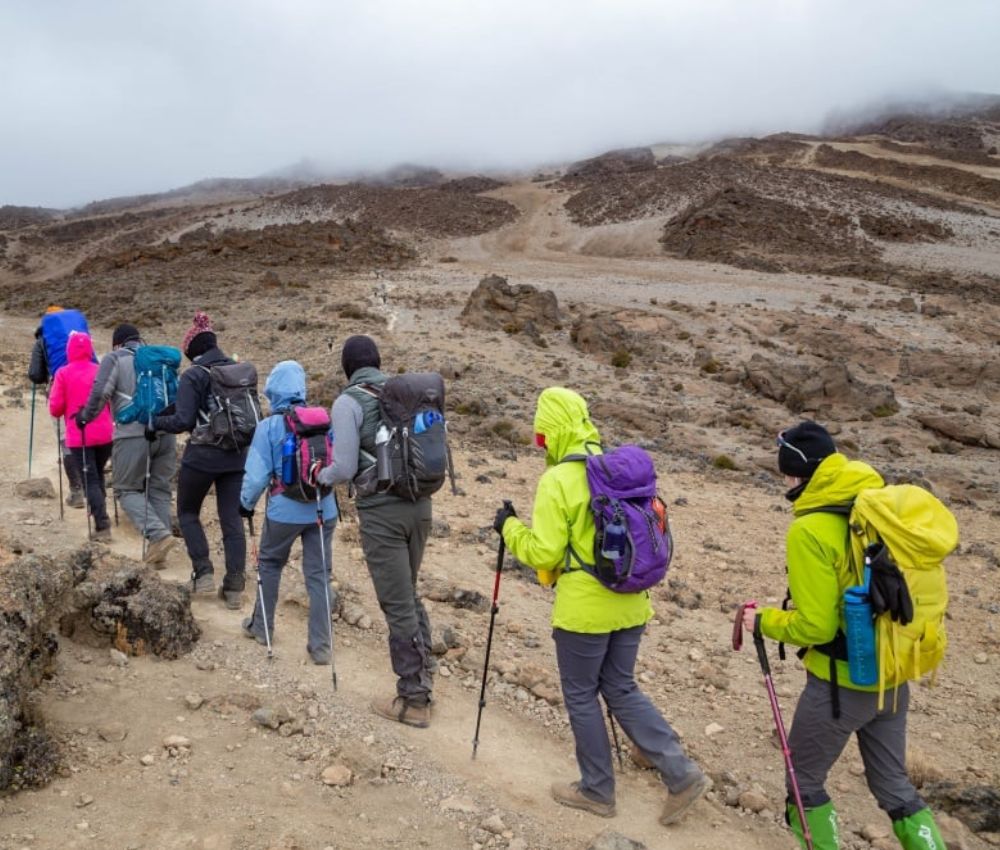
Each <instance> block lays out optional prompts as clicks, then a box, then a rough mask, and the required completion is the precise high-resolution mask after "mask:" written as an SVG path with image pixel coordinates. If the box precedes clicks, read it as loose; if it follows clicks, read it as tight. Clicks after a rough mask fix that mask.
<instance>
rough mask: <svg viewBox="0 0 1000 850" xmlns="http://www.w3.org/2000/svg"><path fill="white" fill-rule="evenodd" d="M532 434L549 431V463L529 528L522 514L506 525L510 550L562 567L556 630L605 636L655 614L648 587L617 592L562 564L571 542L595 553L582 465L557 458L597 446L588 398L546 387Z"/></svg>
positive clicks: (538, 563) (536, 565)
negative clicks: (645, 589)
mask: <svg viewBox="0 0 1000 850" xmlns="http://www.w3.org/2000/svg"><path fill="white" fill-rule="evenodd" d="M535 432H536V433H538V434H544V435H545V445H546V453H545V463H546V465H547V467H548V468H547V469H546V470H545V472H544V473H543V475H542V477H541V479H540V480H539V482H538V489H537V490H536V491H535V505H534V512H533V513H532V517H531V527H530V528H529V527H528V526H527V525H525V524H524V523H523V522H521V520H520V519H518V518H517V517H511V518H510V519H509V520H507V522H506V523H504V527H503V538H504V542H505V543H506V544H507V548H508V549H509V550H510V551H511V553H512V554H513V555H514V557H515V558H517V559H518V560H519V561H520V562H521V563H522V564H526V565H527V566H529V567H531V568H532V569H535V570H540V571H547V570H559V569H563V572H562V573H561V574H560V575H559V578H558V581H557V582H556V600H555V605H554V606H553V608H552V625H553V626H554V627H555V628H557V629H563V630H565V631H569V632H583V633H586V634H603V633H605V632H613V631H618V630H619V629H629V628H632V627H633V626H640V625H643V624H644V623H646V622H647V621H648V620H649V618H650V617H652V616H653V608H652V606H651V605H650V602H649V593H648V591H642V592H640V593H615V592H614V591H613V590H609V589H608V588H606V587H605V586H604V585H603V584H601V583H600V582H599V581H598V580H597V579H596V578H594V577H593V576H592V575H590V574H589V573H587V572H585V571H583V570H582V569H569V570H566V569H565V567H566V565H567V557H566V556H567V551H568V547H569V546H570V544H572V546H573V551H575V552H576V553H577V554H579V555H580V556H581V557H583V558H586V559H588V560H589V559H591V558H592V557H593V555H592V553H593V551H594V535H595V533H596V530H595V527H594V518H593V516H592V515H591V512H590V488H589V487H588V486H587V473H586V469H585V464H583V463H577V462H568V463H559V461H561V460H562V459H563V458H565V457H566V456H567V455H583V454H586V452H587V445H588V444H591V446H590V447H591V451H594V450H595V449H596V444H598V443H599V442H600V435H599V434H598V433H597V429H596V428H595V427H594V425H593V423H591V421H590V416H589V413H588V411H587V403H586V402H585V401H584V400H583V398H581V397H580V396H579V395H578V394H577V393H575V392H573V391H572V390H567V389H564V388H562V387H549V388H548V389H546V390H544V391H543V392H542V394H541V395H540V396H539V398H538V409H537V410H536V412H535ZM574 564H575V562H574Z"/></svg>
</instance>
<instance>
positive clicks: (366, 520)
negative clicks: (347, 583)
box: [358, 498, 433, 705]
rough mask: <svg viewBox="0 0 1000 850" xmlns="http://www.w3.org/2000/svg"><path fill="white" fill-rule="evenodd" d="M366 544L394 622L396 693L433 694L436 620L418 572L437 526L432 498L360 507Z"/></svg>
mask: <svg viewBox="0 0 1000 850" xmlns="http://www.w3.org/2000/svg"><path fill="white" fill-rule="evenodd" d="M358 518H359V521H360V524H361V546H362V548H363V549H364V552H365V560H366V561H367V562H368V572H369V574H370V575H371V577H372V584H373V585H374V586H375V595H376V596H377V597H378V604H379V607H381V609H382V613H383V614H384V615H385V622H386V625H388V627H389V658H390V659H391V661H392V670H393V672H394V673H395V674H396V676H397V681H396V693H397V694H398V695H399V696H401V697H403V699H404V700H405V701H406V702H407V703H411V704H413V705H426V704H427V702H428V701H429V700H430V698H431V690H432V688H433V679H432V677H431V672H430V669H431V664H432V663H433V662H432V658H431V624H430V620H429V619H428V618H427V611H426V610H425V609H424V605H423V603H422V602H421V601H420V597H419V596H417V573H418V572H419V571H420V562H421V561H422V560H423V557H424V545H425V544H426V543H427V535H428V534H429V533H430V530H431V500H430V499H429V498H428V499H420V500H419V501H417V502H415V503H413V502H406V501H403V500H402V499H394V500H393V501H391V502H387V503H385V504H381V505H376V506H374V507H370V508H359V509H358Z"/></svg>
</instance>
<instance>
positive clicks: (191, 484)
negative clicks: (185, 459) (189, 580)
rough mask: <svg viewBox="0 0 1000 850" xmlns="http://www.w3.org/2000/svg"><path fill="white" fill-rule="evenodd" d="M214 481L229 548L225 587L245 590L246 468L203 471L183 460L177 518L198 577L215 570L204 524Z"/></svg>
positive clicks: (223, 583)
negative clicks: (243, 495) (242, 492)
mask: <svg viewBox="0 0 1000 850" xmlns="http://www.w3.org/2000/svg"><path fill="white" fill-rule="evenodd" d="M213 484H214V485H215V505H216V510H217V511H218V514H219V525H220V526H221V527H222V546H223V548H224V549H225V552H226V577H225V578H224V579H223V580H222V589H223V590H243V587H244V585H245V584H246V561H247V541H246V537H244V536H243V519H242V517H240V488H241V487H242V486H243V472H242V471H240V472H221V473H219V472H202V471H201V470H198V469H192V468H191V467H190V466H186V465H184V464H181V471H180V473H179V474H178V476H177V521H178V522H179V523H180V526H181V534H183V535H184V545H185V546H186V547H187V553H188V557H189V558H190V559H191V569H192V571H193V573H194V577H195V578H198V577H200V576H203V575H206V574H209V573H214V572H215V567H214V566H213V565H212V558H211V556H210V554H209V551H208V538H207V537H205V529H204V528H203V527H202V524H201V506H202V504H203V503H204V501H205V497H206V496H207V495H208V491H209V490H210V489H211V488H212V485H213Z"/></svg>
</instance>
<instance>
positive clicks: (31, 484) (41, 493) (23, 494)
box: [14, 478, 56, 499]
mask: <svg viewBox="0 0 1000 850" xmlns="http://www.w3.org/2000/svg"><path fill="white" fill-rule="evenodd" d="M14 493H15V495H17V496H19V497H20V498H22V499H54V498H55V497H56V491H55V488H54V487H53V486H52V482H51V481H50V480H49V479H48V478H26V479H25V480H24V481H18V482H17V484H15V485H14Z"/></svg>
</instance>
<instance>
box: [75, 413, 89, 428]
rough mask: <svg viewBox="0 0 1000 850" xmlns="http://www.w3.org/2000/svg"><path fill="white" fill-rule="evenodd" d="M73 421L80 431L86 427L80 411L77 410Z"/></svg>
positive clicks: (85, 421)
mask: <svg viewBox="0 0 1000 850" xmlns="http://www.w3.org/2000/svg"><path fill="white" fill-rule="evenodd" d="M73 421H74V422H75V423H76V427H77V428H79V429H80V430H81V431H82V430H83V429H84V428H86V427H87V420H86V419H84V418H83V411H82V410H78V411H77V412H76V413H75V414H74V416H73Z"/></svg>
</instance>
